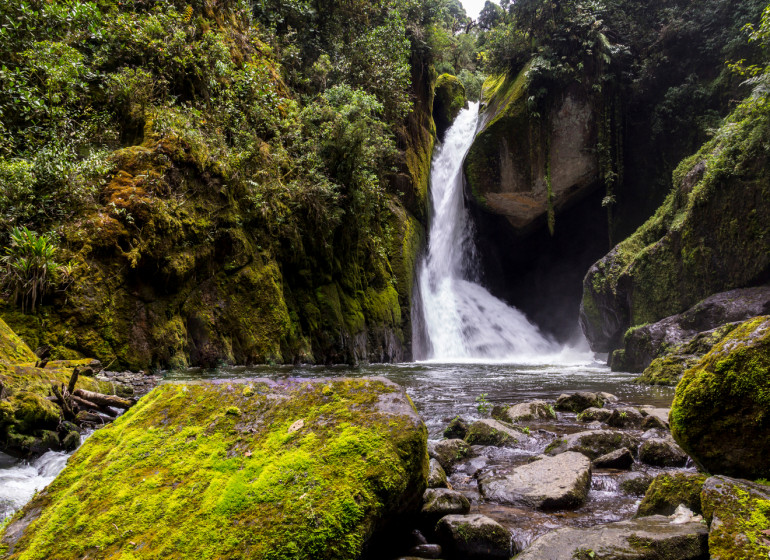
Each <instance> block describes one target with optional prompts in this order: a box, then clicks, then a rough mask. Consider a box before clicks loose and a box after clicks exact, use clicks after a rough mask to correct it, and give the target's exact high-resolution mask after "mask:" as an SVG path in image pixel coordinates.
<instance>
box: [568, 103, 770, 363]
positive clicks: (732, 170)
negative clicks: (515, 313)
mask: <svg viewBox="0 0 770 560" xmlns="http://www.w3.org/2000/svg"><path fill="white" fill-rule="evenodd" d="M769 137H770V127H768V123H767V117H766V116H765V115H763V114H762V113H761V112H760V111H752V110H751V109H750V108H745V107H741V108H739V109H738V110H736V112H734V113H733V115H731V116H730V117H729V118H728V119H727V120H726V122H725V124H724V126H723V127H722V128H721V129H720V132H719V134H716V135H715V136H714V138H713V139H712V140H711V141H709V142H708V143H707V144H705V145H704V146H703V147H702V148H701V150H700V151H699V152H698V153H697V154H696V155H694V156H692V157H690V158H688V159H686V160H684V161H683V162H682V163H681V164H680V166H679V167H678V168H677V170H676V171H675V172H674V189H673V190H672V192H671V193H670V194H669V196H668V197H667V198H666V200H665V202H664V203H663V205H661V207H660V208H659V209H658V211H657V212H656V213H655V215H654V216H652V217H651V218H650V219H649V220H648V221H647V222H645V223H644V225H642V226H641V227H640V228H639V229H638V230H637V231H636V232H635V233H634V234H633V235H631V236H630V237H629V238H628V239H626V240H624V241H623V242H621V243H620V244H619V245H617V246H616V247H615V248H614V249H613V250H612V251H611V252H610V253H608V254H607V255H606V256H605V257H604V258H603V259H601V260H600V261H598V262H597V263H596V264H594V265H593V266H592V267H591V269H590V270H589V272H588V274H587V275H586V277H585V280H584V283H583V300H582V304H581V313H580V323H581V326H582V328H583V332H584V333H585V335H586V337H587V338H588V341H589V343H590V344H591V348H592V349H593V350H594V351H597V352H609V351H612V350H614V349H616V348H619V347H620V346H621V343H622V338H623V335H624V333H625V331H626V330H627V329H628V328H629V327H632V326H639V325H643V324H645V323H655V322H657V321H660V320H661V319H664V318H665V317H669V316H672V315H675V314H677V313H682V312H683V311H685V310H687V309H688V308H690V307H692V306H693V305H694V304H696V303H697V302H699V301H701V300H703V299H705V298H707V297H709V296H711V295H713V294H716V293H720V292H724V291H727V290H732V289H736V288H741V287H747V286H756V285H761V284H764V283H766V282H767V279H768V276H769V275H770V181H769V180H768V175H767V173H766V172H765V169H766V166H767V161H768V150H767V145H768V144H767V141H768V138H769ZM718 307H719V306H718ZM722 308H723V309H725V310H728V311H729V310H731V306H730V305H727V306H724V305H723V306H722ZM728 316H729V312H727V313H724V314H723V312H722V311H719V310H718V309H716V308H715V309H711V310H707V309H703V310H701V311H700V312H697V313H694V314H693V316H692V318H693V319H694V322H693V323H692V324H690V325H689V326H685V325H682V326H683V327H684V328H688V329H692V330H697V329H696V328H695V327H696V326H699V327H702V326H703V324H704V323H709V322H712V321H714V320H716V319H718V318H719V319H724V320H725V321H729V318H728Z"/></svg>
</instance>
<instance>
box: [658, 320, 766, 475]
mask: <svg viewBox="0 0 770 560" xmlns="http://www.w3.org/2000/svg"><path fill="white" fill-rule="evenodd" d="M768 370H770V317H767V316H763V317H757V318H755V319H751V320H749V321H746V322H744V323H743V324H741V325H740V326H739V327H737V328H736V329H735V330H733V331H732V332H731V333H730V334H729V335H728V336H727V337H726V338H725V339H724V340H722V342H720V343H719V344H717V345H716V346H715V347H714V349H713V350H712V351H711V352H709V353H708V354H706V356H704V357H703V358H702V359H701V360H700V362H698V363H697V364H696V365H695V366H694V367H692V368H691V369H689V370H687V372H685V374H684V377H683V378H682V380H681V381H680V382H679V385H678V386H677V389H676V396H675V397H674V403H673V405H672V407H671V414H670V423H671V433H672V435H673V436H674V438H675V439H676V441H677V442H678V443H679V445H681V446H682V448H683V449H684V450H685V451H686V452H687V453H688V454H689V455H690V456H691V457H692V458H693V460H695V462H696V463H698V464H699V465H700V466H702V467H703V468H704V469H706V470H707V471H708V472H711V473H714V474H726V475H732V476H739V477H744V478H761V477H765V478H766V477H770V464H768V461H767V450H768V449H770V376H768V374H767V372H768Z"/></svg>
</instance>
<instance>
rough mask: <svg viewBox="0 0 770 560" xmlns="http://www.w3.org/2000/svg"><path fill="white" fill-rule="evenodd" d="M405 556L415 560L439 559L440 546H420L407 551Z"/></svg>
mask: <svg viewBox="0 0 770 560" xmlns="http://www.w3.org/2000/svg"><path fill="white" fill-rule="evenodd" d="M407 554H409V555H410V556H412V557H415V558H440V557H441V546H440V545H437V544H420V545H417V546H415V547H412V548H411V549H409V552H408V553H407Z"/></svg>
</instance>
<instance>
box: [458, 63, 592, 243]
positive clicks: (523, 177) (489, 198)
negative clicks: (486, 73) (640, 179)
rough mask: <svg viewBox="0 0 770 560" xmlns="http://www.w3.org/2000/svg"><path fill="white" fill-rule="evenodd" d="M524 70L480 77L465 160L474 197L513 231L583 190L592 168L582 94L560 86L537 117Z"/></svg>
mask: <svg viewBox="0 0 770 560" xmlns="http://www.w3.org/2000/svg"><path fill="white" fill-rule="evenodd" d="M528 70H529V65H527V66H526V67H525V68H524V69H522V70H521V72H520V73H519V74H518V76H505V75H502V76H492V77H490V78H488V79H487V80H486V81H485V82H484V87H483V90H482V104H483V109H482V111H481V114H480V115H479V131H478V133H477V135H476V139H475V140H474V141H473V145H472V146H471V148H470V150H469V152H468V155H467V157H466V159H465V163H464V170H465V175H466V178H467V181H468V187H469V188H470V191H471V194H472V196H473V198H474V200H475V201H476V203H478V204H479V205H480V206H481V207H482V208H484V209H485V210H487V211H490V212H493V213H495V214H500V215H502V216H505V218H507V220H508V222H509V223H510V224H511V226H512V227H513V229H514V230H516V231H517V232H519V233H523V232H526V231H530V230H531V229H532V228H533V227H535V226H537V225H543V224H544V223H545V220H544V218H545V217H546V216H549V217H550V218H553V216H554V215H555V213H557V212H558V211H559V210H560V209H561V208H564V207H566V206H568V205H570V204H571V203H573V202H575V201H576V200H579V199H580V198H582V197H583V196H585V195H586V194H587V192H588V191H590V190H592V188H593V187H595V186H596V179H597V175H598V168H599V167H598V159H597V156H596V150H595V142H596V123H595V115H594V109H593V106H592V104H591V102H590V101H589V99H590V98H589V96H588V95H586V94H585V92H582V91H581V90H580V89H579V88H567V89H566V90H565V91H564V93H563V94H561V95H560V96H559V98H558V99H555V100H554V102H553V107H552V109H551V110H549V112H548V114H547V115H543V116H542V118H537V117H535V116H533V114H532V111H530V109H529V107H528V105H527V98H528V96H529V95H530V94H529V93H528V78H527V75H528Z"/></svg>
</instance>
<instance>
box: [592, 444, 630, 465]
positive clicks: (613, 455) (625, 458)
mask: <svg viewBox="0 0 770 560" xmlns="http://www.w3.org/2000/svg"><path fill="white" fill-rule="evenodd" d="M633 464H634V455H633V454H632V453H631V451H629V450H628V449H627V448H625V447H622V448H620V449H616V450H615V451H612V452H610V453H607V454H606V455H602V456H601V457H597V458H596V459H594V461H593V466H594V468H596V469H630V468H631V465H633Z"/></svg>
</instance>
